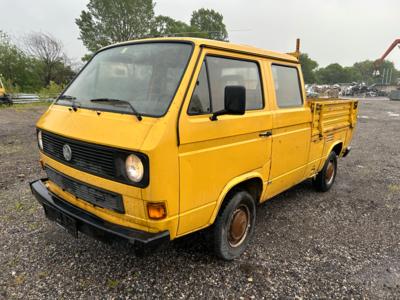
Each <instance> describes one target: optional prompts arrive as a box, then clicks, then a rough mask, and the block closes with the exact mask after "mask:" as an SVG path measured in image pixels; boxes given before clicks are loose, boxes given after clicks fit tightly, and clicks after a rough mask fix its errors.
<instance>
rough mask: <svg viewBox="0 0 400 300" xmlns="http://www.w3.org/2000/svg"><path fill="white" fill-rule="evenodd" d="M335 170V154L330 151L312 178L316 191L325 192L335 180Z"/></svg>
mask: <svg viewBox="0 0 400 300" xmlns="http://www.w3.org/2000/svg"><path fill="white" fill-rule="evenodd" d="M336 171H337V156H336V153H335V152H334V151H332V152H331V153H330V154H329V156H328V159H327V160H326V162H325V165H324V167H323V168H322V170H321V171H320V172H319V173H318V174H317V176H315V178H314V179H313V185H314V187H315V189H316V190H317V191H320V192H327V191H328V190H329V189H330V188H331V187H332V185H333V183H334V182H335V178H336Z"/></svg>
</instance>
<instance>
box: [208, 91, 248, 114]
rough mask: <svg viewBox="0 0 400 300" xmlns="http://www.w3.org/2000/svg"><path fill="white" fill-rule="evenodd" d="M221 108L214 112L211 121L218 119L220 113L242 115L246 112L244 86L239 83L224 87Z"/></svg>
mask: <svg viewBox="0 0 400 300" xmlns="http://www.w3.org/2000/svg"><path fill="white" fill-rule="evenodd" d="M224 106H225V108H224V109H223V110H220V111H217V112H215V113H214V114H213V115H212V116H211V118H210V119H211V121H216V120H218V119H217V117H218V116H221V115H244V113H245V112H246V88H245V87H244V86H241V85H228V86H226V87H225V98H224Z"/></svg>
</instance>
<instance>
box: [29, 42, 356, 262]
mask: <svg viewBox="0 0 400 300" xmlns="http://www.w3.org/2000/svg"><path fill="white" fill-rule="evenodd" d="M357 104H358V102H357V101H355V100H341V99H310V100H308V99H306V94H305V89H304V81H303V76H302V72H301V66H300V64H299V60H298V59H297V57H296V56H295V55H290V54H281V53H276V52H272V51H266V50H260V49H257V48H253V47H249V46H243V45H234V44H230V43H226V42H220V41H212V40H205V39H194V38H160V39H145V40H139V41H132V42H124V43H119V44H116V45H112V46H109V47H106V48H103V49H101V50H100V51H98V53H96V55H94V57H93V58H92V59H91V60H90V61H89V62H88V64H87V65H86V66H85V67H84V68H83V69H82V70H81V72H80V73H79V74H78V75H77V77H76V78H75V79H74V80H73V81H72V82H71V83H70V84H69V86H67V88H66V89H65V90H64V92H63V93H62V94H61V96H60V97H59V98H58V99H57V100H56V101H55V102H54V103H53V104H52V105H51V106H50V107H49V109H48V110H47V111H46V112H45V113H44V114H43V116H42V117H41V118H40V119H39V121H38V122H37V139H38V146H39V149H40V163H41V165H42V167H43V169H44V171H45V172H46V174H47V177H46V178H44V179H40V180H37V181H35V182H32V183H31V190H32V192H33V194H34V195H35V197H36V198H37V200H38V201H39V202H40V203H41V204H42V205H43V207H44V211H45V214H46V216H47V217H48V218H49V219H51V220H53V221H56V222H58V223H59V224H61V225H62V226H63V227H65V228H66V229H67V230H68V231H69V232H70V233H71V234H73V235H74V236H77V235H78V232H83V233H86V234H88V235H91V236H94V237H97V238H110V237H117V238H122V239H125V240H127V241H129V242H131V243H135V244H138V245H145V244H151V245H153V244H157V243H159V242H164V241H169V240H174V239H177V238H179V237H182V236H185V235H188V234H191V233H193V232H196V231H199V230H202V229H206V230H207V233H208V234H207V236H209V238H210V240H209V243H210V246H211V247H212V248H213V249H214V251H215V253H216V254H217V256H219V257H220V258H222V259H225V260H232V259H234V258H236V257H238V256H239V255H241V254H242V253H243V252H244V251H245V249H246V247H247V246H248V244H249V241H250V240H251V237H252V235H253V233H254V226H255V220H256V208H257V206H258V205H259V204H260V203H263V202H265V201H267V200H268V199H271V198H272V197H274V196H275V195H277V194H279V193H281V192H283V191H285V190H287V189H289V188H291V187H293V186H294V185H296V184H298V183H300V182H302V181H304V180H307V179H311V180H312V182H313V184H314V186H315V187H316V189H317V190H319V191H323V192H325V191H328V190H329V189H330V188H331V186H332V185H333V183H334V181H335V178H336V175H337V160H338V158H341V157H344V156H346V155H347V154H348V153H349V151H350V147H349V144H350V141H351V139H352V135H353V131H354V127H355V125H356V120H357ZM152 248H153V247H152Z"/></svg>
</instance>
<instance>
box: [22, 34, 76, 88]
mask: <svg viewBox="0 0 400 300" xmlns="http://www.w3.org/2000/svg"><path fill="white" fill-rule="evenodd" d="M24 44H25V52H26V53H27V55H28V56H30V57H31V58H33V59H35V60H36V61H37V63H36V69H37V72H38V73H39V74H40V76H41V80H42V82H43V85H44V86H47V85H49V84H50V82H51V81H54V82H56V83H57V84H62V83H64V82H66V81H69V80H70V79H71V77H72V76H73V74H74V72H73V71H72V69H71V67H70V66H69V62H68V58H67V57H66V55H65V53H64V51H63V45H62V43H61V41H59V40H58V39H56V38H55V37H53V36H51V35H49V34H46V33H41V32H33V33H30V34H29V35H27V36H26V37H25V39H24Z"/></svg>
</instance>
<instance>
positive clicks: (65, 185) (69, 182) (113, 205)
mask: <svg viewBox="0 0 400 300" xmlns="http://www.w3.org/2000/svg"><path fill="white" fill-rule="evenodd" d="M45 170H46V173H47V176H48V177H49V179H50V181H52V182H54V183H55V184H56V185H58V186H59V187H60V188H61V189H62V190H63V191H66V192H68V193H70V194H72V195H74V196H75V197H77V198H79V199H82V200H84V201H87V202H89V203H91V204H93V205H95V206H99V207H103V208H108V209H112V210H114V211H116V212H119V213H124V212H125V209H124V204H123V201H122V196H121V195H120V194H117V193H114V192H110V191H105V190H102V189H99V188H97V187H94V186H91V185H88V184H86V183H83V182H80V181H77V180H75V179H72V178H70V177H68V176H66V175H64V174H61V173H59V172H57V171H55V170H54V169H52V168H49V167H46V169H45Z"/></svg>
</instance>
